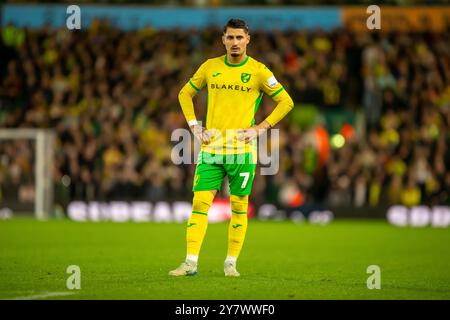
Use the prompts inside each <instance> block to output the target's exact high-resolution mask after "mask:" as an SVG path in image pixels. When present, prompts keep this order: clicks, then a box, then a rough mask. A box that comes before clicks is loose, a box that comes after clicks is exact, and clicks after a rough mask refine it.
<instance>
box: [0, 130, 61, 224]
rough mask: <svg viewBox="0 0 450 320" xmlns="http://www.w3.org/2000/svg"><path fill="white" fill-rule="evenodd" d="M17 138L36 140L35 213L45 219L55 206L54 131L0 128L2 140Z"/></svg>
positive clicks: (40, 218)
mask: <svg viewBox="0 0 450 320" xmlns="http://www.w3.org/2000/svg"><path fill="white" fill-rule="evenodd" d="M16 139H22V140H25V139H29V140H34V141H35V142H36V143H35V154H36V161H35V175H36V176H35V202H34V214H35V217H36V218H37V219H39V220H45V219H47V218H49V216H50V212H51V210H52V207H53V155H54V133H53V131H51V130H48V129H33V128H30V129H23V128H17V129H0V140H16Z"/></svg>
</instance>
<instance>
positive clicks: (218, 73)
mask: <svg viewBox="0 0 450 320" xmlns="http://www.w3.org/2000/svg"><path fill="white" fill-rule="evenodd" d="M221 74H222V72H216V73H214V74H213V78H215V77H217V76H220V75H221Z"/></svg>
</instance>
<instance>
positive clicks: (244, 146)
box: [169, 19, 294, 277]
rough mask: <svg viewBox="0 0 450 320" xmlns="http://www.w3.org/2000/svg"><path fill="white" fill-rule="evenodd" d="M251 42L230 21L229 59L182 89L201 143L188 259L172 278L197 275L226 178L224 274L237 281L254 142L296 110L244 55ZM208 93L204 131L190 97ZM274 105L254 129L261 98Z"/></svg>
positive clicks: (207, 66) (240, 25)
mask: <svg viewBox="0 0 450 320" xmlns="http://www.w3.org/2000/svg"><path fill="white" fill-rule="evenodd" d="M249 42H250V34H249V29H248V26H247V24H246V23H245V22H244V21H243V20H240V19H231V20H229V21H228V23H227V24H226V25H225V26H224V29H223V35H222V43H223V44H224V46H225V49H226V54H225V55H223V56H220V57H216V58H212V59H208V60H207V61H205V62H204V63H203V64H202V65H201V66H200V68H199V69H198V70H197V72H196V73H195V74H194V75H193V77H192V78H191V79H190V80H189V81H188V83H186V85H185V86H184V87H183V88H182V89H181V91H180V93H179V95H178V98H179V101H180V105H181V109H182V111H183V114H184V116H185V117H186V120H187V122H188V124H189V127H190V129H191V130H192V132H193V133H194V135H195V136H196V137H197V138H198V139H199V140H200V141H201V143H202V147H201V151H200V153H199V155H198V161H197V166H196V170H195V177H194V183H193V188H192V190H193V192H194V197H193V201H192V213H191V216H190V218H189V221H188V223H187V226H186V242H187V249H186V259H185V261H184V262H183V263H182V264H181V265H180V266H179V267H178V268H177V269H175V270H172V271H170V272H169V275H172V276H190V275H195V274H196V273H197V264H198V256H199V253H200V248H201V245H202V242H203V238H204V236H205V233H206V229H207V226H208V211H209V208H210V206H211V204H212V202H213V199H214V197H215V195H216V193H217V192H218V191H220V188H221V186H222V182H223V179H224V178H225V177H226V176H228V181H229V191H230V203H231V220H230V223H229V227H228V252H227V256H226V259H225V263H224V273H225V276H228V277H239V275H240V274H239V272H238V271H237V270H236V262H237V259H238V257H239V254H240V252H241V249H242V245H243V243H244V239H245V234H246V231H247V208H248V198H249V195H250V192H251V188H252V184H253V180H254V177H255V171H256V163H257V147H256V140H257V139H256V138H257V137H258V136H259V135H260V134H261V133H263V132H264V131H266V130H268V129H269V128H271V127H273V126H274V125H275V124H277V123H278V122H279V121H280V120H281V119H282V118H283V117H284V116H285V115H286V114H287V113H288V112H289V111H290V110H291V109H292V108H293V106H294V103H293V101H292V99H291V97H290V96H289V94H288V93H287V92H286V90H284V88H283V86H282V85H281V84H280V83H279V82H278V81H277V80H276V78H275V77H274V75H273V74H272V72H271V71H270V70H269V69H268V68H267V67H266V66H265V65H264V64H262V63H260V62H258V61H256V60H255V59H253V58H251V57H249V56H248V55H247V53H246V51H247V45H248V44H249ZM204 88H206V89H207V90H208V102H207V116H206V126H205V127H203V126H202V125H201V123H200V122H198V121H197V118H196V116H195V112H194V105H193V102H192V98H193V97H194V96H195V95H196V94H197V92H199V91H200V90H202V89H204ZM264 93H266V94H267V95H269V96H270V97H271V98H272V99H273V100H274V101H275V102H276V103H277V105H276V107H275V108H274V110H273V111H272V112H271V114H270V115H269V116H268V117H267V118H266V119H265V120H264V121H263V122H261V123H259V124H255V120H254V117H255V114H256V112H257V110H258V106H259V104H260V102H261V99H262V96H263V94H264Z"/></svg>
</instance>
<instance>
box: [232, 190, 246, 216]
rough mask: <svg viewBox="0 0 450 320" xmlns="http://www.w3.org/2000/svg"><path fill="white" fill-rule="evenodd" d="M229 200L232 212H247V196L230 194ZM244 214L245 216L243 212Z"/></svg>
mask: <svg viewBox="0 0 450 320" xmlns="http://www.w3.org/2000/svg"><path fill="white" fill-rule="evenodd" d="M230 202H231V211H232V212H234V213H243V212H245V213H246V212H247V208H248V196H235V195H231V196H230ZM245 216H247V215H246V214H245Z"/></svg>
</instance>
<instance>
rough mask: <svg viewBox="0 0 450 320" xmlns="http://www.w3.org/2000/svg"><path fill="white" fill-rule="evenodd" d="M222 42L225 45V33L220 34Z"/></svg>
mask: <svg viewBox="0 0 450 320" xmlns="http://www.w3.org/2000/svg"><path fill="white" fill-rule="evenodd" d="M222 43H223V45H225V34H223V35H222Z"/></svg>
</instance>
